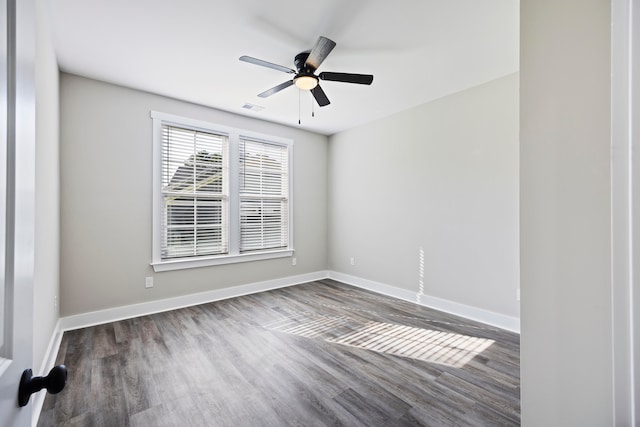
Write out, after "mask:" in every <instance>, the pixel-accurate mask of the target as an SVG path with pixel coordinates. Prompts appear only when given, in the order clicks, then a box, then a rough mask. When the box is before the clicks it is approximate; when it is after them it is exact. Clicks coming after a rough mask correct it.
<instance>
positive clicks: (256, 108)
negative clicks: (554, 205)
mask: <svg viewBox="0 0 640 427" xmlns="http://www.w3.org/2000/svg"><path fill="white" fill-rule="evenodd" d="M242 108H245V109H247V110H251V111H262V110H264V107H261V106H259V105H254V104H249V103H248V102H247V103H245V104H244V105H243V106H242Z"/></svg>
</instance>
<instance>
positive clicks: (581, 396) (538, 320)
mask: <svg viewBox="0 0 640 427" xmlns="http://www.w3.org/2000/svg"><path fill="white" fill-rule="evenodd" d="M610 7H611V4H610V1H607V0H585V1H580V2H576V1H574V0H522V1H521V9H520V10H521V25H520V27H521V49H520V52H521V65H520V85H521V92H520V97H521V103H520V126H521V128H520V129H521V132H520V170H521V174H520V194H521V198H520V199H521V205H520V213H521V214H520V228H521V235H520V239H521V287H522V305H521V310H522V311H521V338H522V345H521V370H522V378H521V379H522V424H523V425H524V426H606V425H612V422H613V418H612V399H613V396H612V351H611V342H612V332H611V327H612V325H611V314H612V313H611V261H610V260H611V248H610V240H611V233H610V232H611V218H610V210H611V190H610V185H611V176H610V96H611V92H610V84H611V83H610V72H611V69H610V66H611V61H610V55H611V52H610V31H611V14H610Z"/></svg>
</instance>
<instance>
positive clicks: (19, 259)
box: [0, 0, 37, 427]
mask: <svg viewBox="0 0 640 427" xmlns="http://www.w3.org/2000/svg"><path fill="white" fill-rule="evenodd" d="M36 1H37V0H0V7H2V9H3V11H4V12H6V15H5V16H6V26H3V30H2V31H6V39H5V40H2V42H3V43H5V44H4V46H5V47H6V51H4V49H5V47H3V52H2V54H3V59H4V61H2V62H3V63H2V67H3V69H4V70H5V71H6V82H7V84H6V95H5V94H3V95H2V98H3V100H2V102H5V103H6V106H7V109H6V115H4V114H3V117H0V120H2V121H3V124H4V125H5V126H6V132H5V134H4V136H3V139H2V142H3V144H2V145H5V147H6V159H5V162H4V163H3V165H2V167H1V169H2V170H3V173H6V182H5V184H6V186H5V187H6V191H5V194H4V195H3V196H4V200H5V203H4V206H1V207H2V208H3V212H4V213H5V214H6V222H5V224H6V228H5V233H4V239H3V241H2V242H0V244H2V245H3V246H4V248H5V252H4V254H3V255H4V257H3V259H4V271H3V272H2V273H3V277H4V296H5V301H4V302H5V306H4V307H3V313H2V314H3V316H4V320H5V331H4V338H5V340H4V341H5V345H4V347H3V349H2V351H3V354H2V356H4V358H5V363H3V368H4V370H3V372H2V373H0V413H1V414H2V419H3V422H5V423H7V424H6V425H8V426H12V427H13V426H16V427H23V426H24V427H26V426H30V425H31V423H32V422H33V406H31V407H30V406H25V407H24V408H19V407H18V399H17V395H18V386H19V382H20V376H21V374H22V371H23V370H25V369H27V368H30V367H31V365H32V364H33V330H34V329H33V328H34V325H33V281H34V273H35V247H34V244H35V139H36V135H35V128H36V126H35V105H36V103H35V58H36V52H35V46H36V42H35V41H36V14H35V2H36ZM4 73H5V72H4V71H3V73H2V74H4ZM3 77H4V76H3ZM5 147H2V149H3V150H4V149H5Z"/></svg>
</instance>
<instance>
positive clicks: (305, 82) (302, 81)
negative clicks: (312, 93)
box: [293, 76, 318, 90]
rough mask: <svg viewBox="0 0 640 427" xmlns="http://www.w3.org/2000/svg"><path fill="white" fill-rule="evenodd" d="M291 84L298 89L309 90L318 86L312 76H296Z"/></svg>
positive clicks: (316, 80)
mask: <svg viewBox="0 0 640 427" xmlns="http://www.w3.org/2000/svg"><path fill="white" fill-rule="evenodd" d="M293 83H294V84H295V85H296V86H297V87H298V88H300V89H303V90H311V89H313V88H315V87H316V86H318V79H317V78H316V77H314V76H298V77H296V78H295V79H293Z"/></svg>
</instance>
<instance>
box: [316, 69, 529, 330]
mask: <svg viewBox="0 0 640 427" xmlns="http://www.w3.org/2000/svg"><path fill="white" fill-rule="evenodd" d="M329 168H330V173H329V182H330V184H329V194H330V202H329V268H330V270H334V271H338V272H341V273H345V274H350V275H353V276H357V277H361V278H365V279H369V280H373V281H376V282H380V283H383V284H387V285H390V286H395V287H398V288H402V289H406V290H410V291H415V292H416V293H418V292H419V291H420V289H419V287H420V282H422V283H423V292H424V294H427V295H429V296H434V297H438V298H443V299H446V300H450V301H454V302H457V303H462V304H466V305H469V306H473V307H477V308H481V309H483V310H488V311H493V312H496V313H500V314H504V315H507V316H513V317H516V318H517V317H518V316H519V303H518V301H517V298H516V296H517V288H518V283H519V277H518V275H519V270H518V244H519V243H518V75H517V74H513V75H509V76H506V77H503V78H501V79H498V80H495V81H492V82H489V83H486V84H484V85H481V86H477V87H474V88H472V89H468V90H465V91H463V92H459V93H456V94H453V95H450V96H447V97H444V98H441V99H439V100H436V101H434V102H430V103H427V104H424V105H422V106H419V107H416V108H412V109H410V110H407V111H404V112H401V113H399V114H396V115H394V116H391V117H389V118H386V119H383V120H379V121H376V122H374V123H371V124H368V125H366V126H362V127H359V128H356V129H352V130H348V131H345V132H342V133H339V134H337V135H334V136H333V137H331V143H330V150H329ZM421 250H422V253H421ZM421 255H422V256H421ZM352 257H353V258H354V261H355V265H351V263H350V261H351V258H352Z"/></svg>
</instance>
